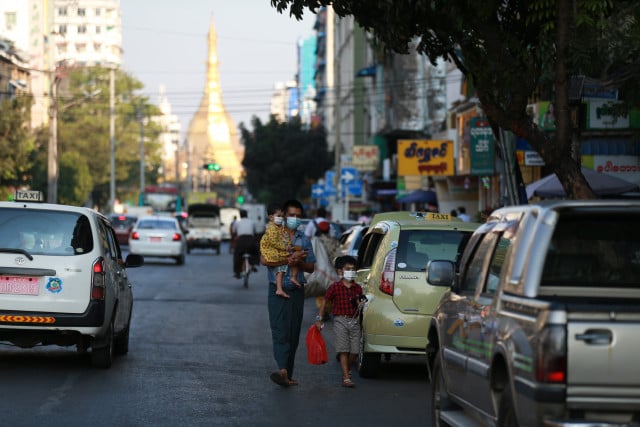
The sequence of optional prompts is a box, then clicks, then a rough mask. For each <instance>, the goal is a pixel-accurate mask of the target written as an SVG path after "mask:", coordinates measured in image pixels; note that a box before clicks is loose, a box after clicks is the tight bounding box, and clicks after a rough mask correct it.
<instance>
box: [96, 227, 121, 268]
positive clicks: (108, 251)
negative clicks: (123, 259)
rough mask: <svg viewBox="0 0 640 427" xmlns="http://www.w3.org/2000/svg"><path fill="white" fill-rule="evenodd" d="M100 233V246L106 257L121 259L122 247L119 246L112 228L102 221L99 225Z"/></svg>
mask: <svg viewBox="0 0 640 427" xmlns="http://www.w3.org/2000/svg"><path fill="white" fill-rule="evenodd" d="M98 232H99V233H100V244H101V246H102V248H103V250H104V253H105V255H107V256H109V257H111V259H114V260H117V259H119V258H120V256H121V255H120V247H119V246H118V244H117V240H116V238H115V235H114V234H113V230H112V229H111V227H110V226H109V225H108V224H107V223H105V222H102V221H100V222H99V224H98Z"/></svg>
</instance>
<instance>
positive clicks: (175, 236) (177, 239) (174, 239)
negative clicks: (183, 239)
mask: <svg viewBox="0 0 640 427" xmlns="http://www.w3.org/2000/svg"><path fill="white" fill-rule="evenodd" d="M173 241H174V242H177V241H180V233H173Z"/></svg>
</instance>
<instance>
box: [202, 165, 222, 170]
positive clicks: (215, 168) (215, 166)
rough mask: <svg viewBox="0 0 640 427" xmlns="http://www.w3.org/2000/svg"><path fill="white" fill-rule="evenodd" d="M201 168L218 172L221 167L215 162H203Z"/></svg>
mask: <svg viewBox="0 0 640 427" xmlns="http://www.w3.org/2000/svg"><path fill="white" fill-rule="evenodd" d="M202 168H203V169H206V170H208V171H214V172H219V171H220V169H222V168H221V167H220V165H219V164H217V163H205V164H204V166H202Z"/></svg>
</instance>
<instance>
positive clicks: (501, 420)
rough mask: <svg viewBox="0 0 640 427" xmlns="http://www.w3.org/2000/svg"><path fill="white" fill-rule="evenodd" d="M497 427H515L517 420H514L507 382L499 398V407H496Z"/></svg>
mask: <svg viewBox="0 0 640 427" xmlns="http://www.w3.org/2000/svg"><path fill="white" fill-rule="evenodd" d="M497 425H498V427H517V426H518V420H517V418H516V409H515V406H514V404H513V398H512V397H511V387H509V382H507V383H506V384H505V386H504V390H503V391H502V396H500V405H499V406H498V423H497Z"/></svg>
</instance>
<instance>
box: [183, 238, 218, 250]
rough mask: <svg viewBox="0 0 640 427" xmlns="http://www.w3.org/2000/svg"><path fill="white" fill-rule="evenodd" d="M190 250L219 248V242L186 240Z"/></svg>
mask: <svg viewBox="0 0 640 427" xmlns="http://www.w3.org/2000/svg"><path fill="white" fill-rule="evenodd" d="M187 245H189V247H190V248H217V247H218V246H220V240H213V239H192V240H187Z"/></svg>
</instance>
